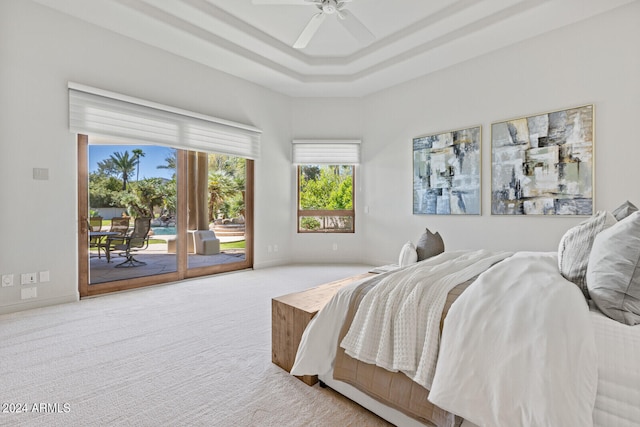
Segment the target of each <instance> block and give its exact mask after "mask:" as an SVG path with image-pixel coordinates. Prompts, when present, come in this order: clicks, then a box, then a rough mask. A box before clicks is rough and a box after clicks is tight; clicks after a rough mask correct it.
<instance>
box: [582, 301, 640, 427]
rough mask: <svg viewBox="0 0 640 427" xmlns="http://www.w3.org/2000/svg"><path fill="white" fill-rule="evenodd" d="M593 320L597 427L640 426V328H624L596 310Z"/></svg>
mask: <svg viewBox="0 0 640 427" xmlns="http://www.w3.org/2000/svg"><path fill="white" fill-rule="evenodd" d="M591 320H592V323H593V327H594V332H595V338H596V346H597V348H598V394H597V396H596V404H595V408H594V410H593V422H594V425H596V426H597V427H638V426H640V325H636V326H628V325H623V324H622V323H619V322H617V321H615V320H613V319H610V318H608V317H606V316H605V315H604V314H602V313H601V312H600V311H599V310H598V309H597V308H595V306H592V308H591Z"/></svg>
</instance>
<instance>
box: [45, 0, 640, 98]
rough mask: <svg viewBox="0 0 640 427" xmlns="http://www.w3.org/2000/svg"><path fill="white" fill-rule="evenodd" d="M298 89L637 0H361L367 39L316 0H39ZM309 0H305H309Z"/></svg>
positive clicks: (243, 74) (360, 85) (427, 68)
mask: <svg viewBox="0 0 640 427" xmlns="http://www.w3.org/2000/svg"><path fill="white" fill-rule="evenodd" d="M33 1H35V2H37V3H40V4H43V5H46V6H48V7H50V8H52V9H56V10H58V11H60V12H63V13H65V14H68V15H72V16H74V17H76V18H79V19H81V20H84V21H87V22H90V23H92V24H94V25H97V26H100V27H103V28H106V29H109V30H111V31H114V32H116V33H119V34H122V35H124V36H127V37H130V38H132V39H135V40H139V41H141V42H144V43H146V44H149V45H152V46H155V47H158V48H160V49H163V50H166V51H168V52H171V53H173V54H176V55H180V56H183V57H185V58H189V59H191V60H193V61H196V62H198V63H201V64H204V65H206V66H209V67H211V68H214V69H217V70H220V71H223V72H226V73H229V74H232V75H235V76H237V77H240V78H243V79H245V80H249V81H251V82H254V83H256V84H259V85H261V86H264V87H267V88H269V89H272V90H275V91H278V92H281V93H284V94H286V95H289V96H296V97H302V96H331V97H336V96H347V97H351V96H364V95H367V94H370V93H373V92H376V91H379V90H382V89H385V88H387V87H390V86H393V85H396V84H398V83H402V82H404V81H407V80H410V79H413V78H416V77H419V76H422V75H426V74H429V73H432V72H434V71H437V70H440V69H443V68H446V67H448V66H451V65H454V64H457V63H460V62H463V61H466V60H468V59H471V58H474V57H477V56H479V55H483V54H486V53H489V52H491V51H494V50H497V49H500V48H502V47H505V46H508V45H511V44H514V43H517V42H519V41H522V40H525V39H528V38H531V37H535V36H537V35H540V34H543V33H545V32H549V31H553V30H555V29H558V28H561V27H563V26H566V25H570V24H572V23H575V22H578V21H581V20H584V19H587V18H590V17H592V16H595V15H598V14H601V13H604V12H606V11H608V10H611V9H614V8H617V7H620V6H622V5H624V4H627V3H631V2H633V1H638V0H607V1H603V0H393V1H384V0H352V1H351V2H348V3H346V8H347V9H348V10H349V12H350V13H351V14H353V15H354V16H356V17H357V18H358V20H359V21H361V22H362V23H363V24H364V25H365V26H366V27H367V28H369V30H370V31H371V32H372V33H373V34H374V35H375V37H376V39H375V41H373V42H372V43H370V44H368V45H362V44H360V43H358V41H357V40H356V39H355V38H353V36H352V35H351V34H350V33H349V32H347V31H346V29H345V28H344V27H343V26H342V25H340V23H339V22H338V21H337V17H336V16H328V17H327V19H326V20H325V21H324V22H323V23H322V25H321V26H320V28H319V29H318V31H317V33H316V35H315V36H314V38H313V39H312V40H311V42H310V43H309V45H308V46H307V47H306V48H304V49H294V48H293V47H292V44H293V43H294V42H295V40H296V39H297V37H298V35H299V34H300V32H301V31H302V29H303V28H304V26H305V25H306V24H307V22H308V21H309V19H310V18H311V17H312V16H313V15H314V14H315V13H317V12H318V9H317V8H316V7H315V6H314V5H313V4H302V5H264V4H253V3H252V1H251V0H90V1H87V0H33ZM301 1H302V2H303V3H304V1H303V0H301Z"/></svg>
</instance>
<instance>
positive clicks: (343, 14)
mask: <svg viewBox="0 0 640 427" xmlns="http://www.w3.org/2000/svg"><path fill="white" fill-rule="evenodd" d="M351 1H352V0H252V2H253V4H292V5H314V6H315V7H317V8H318V10H319V12H318V13H316V14H315V15H313V16H312V17H311V20H310V21H309V23H308V24H307V26H306V27H304V30H302V33H300V35H299V36H298V39H297V40H296V42H295V43H294V44H293V47H294V48H296V49H303V48H305V47H306V46H307V44H309V42H310V41H311V39H312V38H313V36H314V35H315V33H316V31H318V28H320V24H322V22H323V21H324V20H325V18H326V17H327V15H336V16H337V17H338V18H339V19H338V22H340V23H341V24H342V25H343V26H344V27H345V28H346V30H347V31H349V32H350V33H351V35H352V36H353V37H355V38H356V40H358V41H359V42H361V43H363V44H369V43H371V42H372V41H373V40H375V36H374V35H373V34H372V33H371V31H369V29H368V28H367V27H365V26H364V24H363V23H362V22H360V21H359V20H358V19H357V18H356V17H355V16H353V14H352V13H351V12H349V11H348V10H347V9H345V3H349V2H351Z"/></svg>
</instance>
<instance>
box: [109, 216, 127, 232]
mask: <svg viewBox="0 0 640 427" xmlns="http://www.w3.org/2000/svg"><path fill="white" fill-rule="evenodd" d="M109 231H112V232H115V233H120V234H121V235H122V236H124V235H125V234H127V231H129V217H122V216H116V217H113V218H111V228H110V229H109Z"/></svg>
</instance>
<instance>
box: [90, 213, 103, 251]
mask: <svg viewBox="0 0 640 427" xmlns="http://www.w3.org/2000/svg"><path fill="white" fill-rule="evenodd" d="M87 226H88V227H89V232H90V233H91V232H92V231H94V232H95V231H100V230H101V229H102V217H101V216H92V217H91V218H89V220H88V221H87ZM101 240H102V238H101V237H100V236H96V237H89V249H91V248H97V249H98V258H100V241H101Z"/></svg>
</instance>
